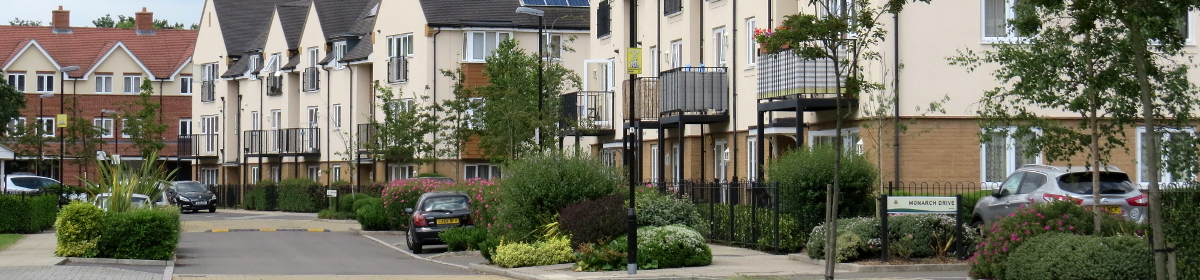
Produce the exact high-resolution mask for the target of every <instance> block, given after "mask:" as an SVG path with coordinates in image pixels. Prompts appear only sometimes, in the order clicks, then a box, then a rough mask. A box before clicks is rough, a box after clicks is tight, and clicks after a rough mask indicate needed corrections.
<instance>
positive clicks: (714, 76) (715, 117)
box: [659, 67, 729, 124]
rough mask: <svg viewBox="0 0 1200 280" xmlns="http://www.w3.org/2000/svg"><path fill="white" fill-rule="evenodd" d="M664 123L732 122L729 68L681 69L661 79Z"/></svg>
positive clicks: (661, 119) (661, 111) (660, 104)
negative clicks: (730, 120) (730, 119)
mask: <svg viewBox="0 0 1200 280" xmlns="http://www.w3.org/2000/svg"><path fill="white" fill-rule="evenodd" d="M659 90H660V91H661V94H660V96H661V101H659V107H660V108H661V109H660V115H661V116H660V119H659V122H660V123H662V124H668V123H679V124H689V123H690V124H703V123H720V122H726V121H728V120H729V73H728V68H726V67H680V68H675V69H671V70H667V71H664V72H662V75H661V77H659Z"/></svg>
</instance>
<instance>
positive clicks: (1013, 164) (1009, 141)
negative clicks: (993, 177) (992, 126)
mask: <svg viewBox="0 0 1200 280" xmlns="http://www.w3.org/2000/svg"><path fill="white" fill-rule="evenodd" d="M1002 131H1007V132H1008V133H1007V136H1006V137H1005V138H1004V146H1005V148H1004V166H1005V167H1004V170H1005V171H1004V172H1005V173H1004V176H1002V177H1003V178H1000V181H988V180H987V160H988V159H987V149H988V145H989V143H987V142H984V141H980V144H979V181H980V182H983V183H984V184H999V183H1002V182H1004V180H1005V179H1007V178H1008V175H1011V174H1012V173H1013V172H1016V171H1017V169H1018V168H1021V167H1020V166H1017V159H1018V158H1019V157H1020V156H1021V155H1019V154H1017V148H1016V145H1017V139H1016V137H1014V136H1013V134H1014V133H1016V132H1017V128H1016V127H1006V128H999V129H997V130H993V131H987V130H982V132H983V134H984V135H987V133H989V132H1002ZM1034 133H1039V134H1040V133H1041V130H1038V129H1034ZM1042 161H1043V158H1042V154H1040V153H1039V154H1037V156H1035V157H1034V158H1033V163H1030V164H1041V163H1042Z"/></svg>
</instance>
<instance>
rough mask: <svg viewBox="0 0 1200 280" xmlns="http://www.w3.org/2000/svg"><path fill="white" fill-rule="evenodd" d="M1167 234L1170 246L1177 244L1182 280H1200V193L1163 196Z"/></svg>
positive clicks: (1191, 190)
mask: <svg viewBox="0 0 1200 280" xmlns="http://www.w3.org/2000/svg"><path fill="white" fill-rule="evenodd" d="M1162 198H1163V231H1164V235H1165V237H1166V241H1167V243H1168V244H1174V247H1175V259H1176V262H1177V267H1178V268H1179V275H1178V276H1179V279H1200V235H1197V234H1196V233H1198V232H1200V223H1197V222H1196V213H1200V189H1198V188H1188V189H1176V190H1169V191H1165V192H1163V195H1162Z"/></svg>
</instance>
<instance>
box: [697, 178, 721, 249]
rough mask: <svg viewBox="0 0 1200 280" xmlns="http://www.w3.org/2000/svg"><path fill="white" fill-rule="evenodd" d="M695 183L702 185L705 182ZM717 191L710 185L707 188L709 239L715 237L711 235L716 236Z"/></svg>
mask: <svg viewBox="0 0 1200 280" xmlns="http://www.w3.org/2000/svg"><path fill="white" fill-rule="evenodd" d="M697 185H700V186H703V185H705V184H704V183H703V182H699V183H697ZM717 191H718V190H717V188H713V187H711V186H710V187H709V188H708V223H709V224H711V225H710V226H709V227H708V228H709V234H710V235H712V237H709V239H715V238H713V237H716V236H717V220H716V217H717Z"/></svg>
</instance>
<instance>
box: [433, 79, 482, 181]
mask: <svg viewBox="0 0 1200 280" xmlns="http://www.w3.org/2000/svg"><path fill="white" fill-rule="evenodd" d="M442 75H445V76H447V77H450V78H451V79H453V80H454V81H455V83H454V85H453V88H454V90H453V94H454V97H453V98H450V99H446V100H444V101H442V103H441V104H439V105H438V108H437V110H436V111H437V112H442V116H441V127H440V128H439V129H438V142H439V143H437V144H438V156H441V157H459V156H461V155H462V153H463V152H465V151H466V147H467V142H468V141H470V140H471V137H473V136H476V135H477V134H478V133H479V131H478V130H477V129H476V128H477V126H475V124H478V123H481V120H480V119H479V118H478V115H476V114H475V112H477V111H478V110H479V109H480V107H481V106H482V105H483V103H482V102H476V101H473V100H479V99H473V97H477V96H478V93H476V92H475V91H474V88H470V87H466V86H464V85H463V83H462V81H463V80H464V79H466V75H465V74H463V72H462V69H455V70H454V71H453V72H452V71H448V70H442ZM454 174H462V170H461V164H455V167H454Z"/></svg>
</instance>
